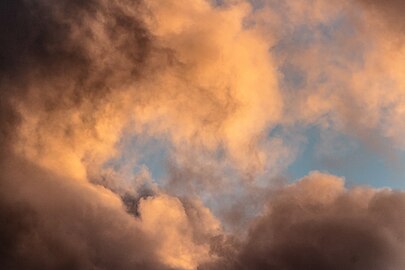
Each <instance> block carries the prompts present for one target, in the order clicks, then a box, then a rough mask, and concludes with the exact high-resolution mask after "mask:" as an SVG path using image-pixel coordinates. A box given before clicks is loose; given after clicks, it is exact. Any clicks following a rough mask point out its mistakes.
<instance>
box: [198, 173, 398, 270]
mask: <svg viewBox="0 0 405 270" xmlns="http://www.w3.org/2000/svg"><path fill="white" fill-rule="evenodd" d="M404 203H405V197H404V194H403V193H401V192H395V191H391V190H374V189H371V188H367V187H359V188H354V189H350V190H348V189H345V188H344V181H343V179H341V178H339V177H336V176H332V175H328V174H322V173H319V172H313V173H311V174H310V175H308V176H306V177H304V178H303V179H301V180H300V181H298V182H297V183H295V184H291V185H288V186H286V187H283V188H282V189H281V190H279V191H278V192H277V193H276V194H275V195H274V196H272V197H271V198H270V200H269V201H268V205H267V210H266V211H265V212H264V213H263V215H262V216H260V217H259V218H258V219H257V220H256V221H255V222H254V223H253V225H252V227H251V228H250V231H249V235H248V237H247V239H246V241H245V242H243V243H242V244H239V245H234V246H233V247H234V248H235V247H236V248H237V249H239V251H238V252H236V253H235V252H233V253H232V252H229V253H228V254H231V256H223V257H222V261H221V260H220V261H219V262H217V263H216V264H211V265H208V266H206V268H204V267H203V268H202V269H391V268H392V269H398V268H399V269H400V268H402V267H404V264H405V261H404V258H403V252H404V247H405V246H404V240H405V239H404V236H405V231H404V229H403V226H402V225H403V222H404V218H405V217H404V207H405V204H404ZM229 249H230V248H229V247H228V250H229Z"/></svg>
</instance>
